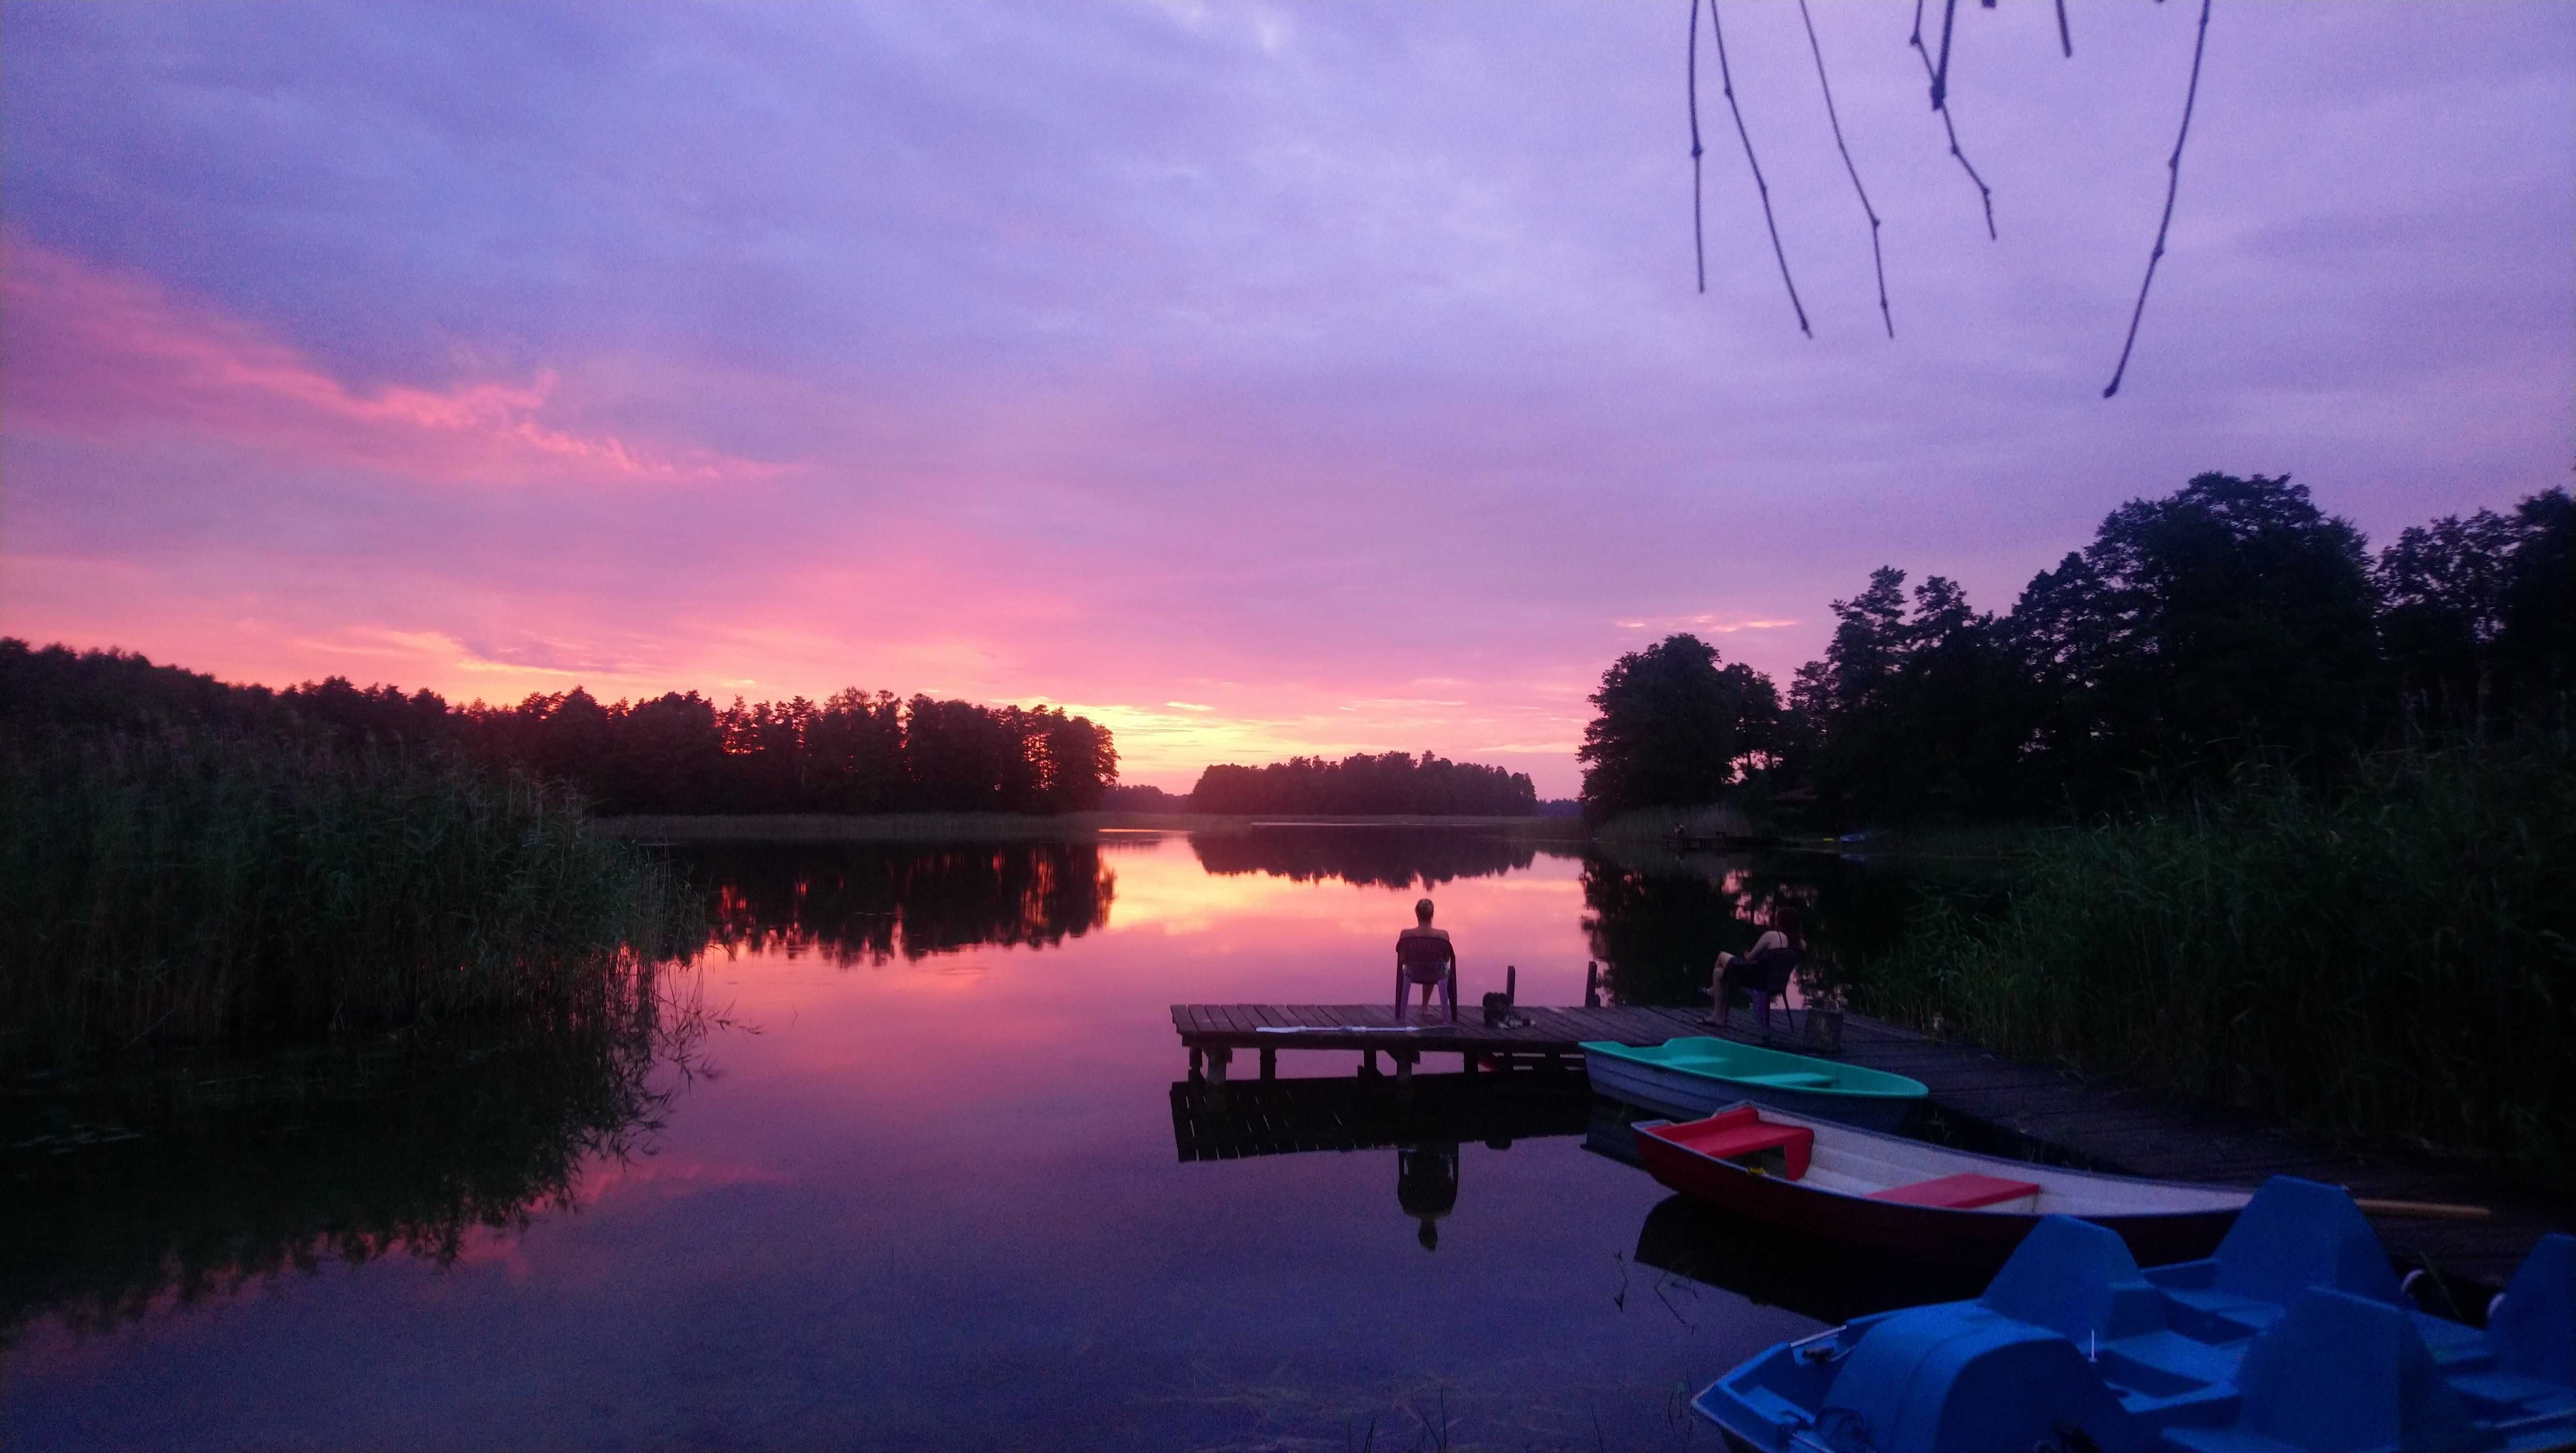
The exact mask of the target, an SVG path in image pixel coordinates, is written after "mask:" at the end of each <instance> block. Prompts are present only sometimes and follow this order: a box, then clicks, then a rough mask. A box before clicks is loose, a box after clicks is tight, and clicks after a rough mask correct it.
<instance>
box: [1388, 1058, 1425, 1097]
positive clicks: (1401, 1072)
mask: <svg viewBox="0 0 2576 1453" xmlns="http://www.w3.org/2000/svg"><path fill="white" fill-rule="evenodd" d="M1390 1053H1391V1054H1392V1055H1393V1056H1394V1058H1395V1082H1396V1083H1397V1084H1398V1085H1401V1086H1403V1087H1404V1088H1406V1089H1408V1090H1409V1089H1412V1088H1413V1062H1414V1061H1415V1060H1417V1059H1420V1058H1422V1056H1421V1055H1420V1054H1418V1053H1416V1052H1414V1051H1412V1050H1409V1049H1399V1050H1393V1051H1390Z"/></svg>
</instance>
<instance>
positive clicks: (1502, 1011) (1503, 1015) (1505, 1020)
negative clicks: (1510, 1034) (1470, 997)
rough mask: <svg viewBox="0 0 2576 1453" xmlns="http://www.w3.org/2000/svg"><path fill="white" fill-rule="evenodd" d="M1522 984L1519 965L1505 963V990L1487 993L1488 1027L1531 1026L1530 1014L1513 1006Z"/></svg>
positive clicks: (1517, 1027) (1486, 1013)
mask: <svg viewBox="0 0 2576 1453" xmlns="http://www.w3.org/2000/svg"><path fill="white" fill-rule="evenodd" d="M1520 986H1521V971H1520V969H1519V967H1518V966H1517V965H1513V964H1505V965H1503V992H1501V993H1499V994H1495V993H1490V992H1489V993H1487V994H1486V995H1485V1027H1486V1028H1487V1029H1525V1028H1527V1027H1529V1023H1530V1020H1529V1016H1528V1015H1526V1014H1523V1013H1521V1012H1520V1011H1519V1010H1517V1009H1515V1008H1513V1007H1512V1004H1513V1001H1514V1000H1515V999H1516V998H1517V997H1518V995H1519V993H1520Z"/></svg>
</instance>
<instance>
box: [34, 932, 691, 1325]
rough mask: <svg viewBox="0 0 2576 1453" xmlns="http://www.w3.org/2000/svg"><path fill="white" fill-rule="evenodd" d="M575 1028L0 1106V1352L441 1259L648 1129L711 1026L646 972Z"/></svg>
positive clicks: (284, 1062)
mask: <svg viewBox="0 0 2576 1453" xmlns="http://www.w3.org/2000/svg"><path fill="white" fill-rule="evenodd" d="M622 990H623V991H622V992H621V993H620V994H619V995H618V996H617V999H616V1002H613V1003H610V1004H607V1005H604V1006H599V1005H594V1006H592V1008H591V1010H590V1012H588V1013H585V1014H583V1015H581V1016H580V1017H579V1018H577V1019H572V1020H569V1021H567V1022H558V1023H552V1024H546V1025H542V1026H518V1027H514V1028H512V1029H510V1030H508V1031H506V1032H500V1031H464V1032H458V1033H453V1034H450V1035H448V1036H446V1037H445V1038H443V1039H441V1040H439V1041H437V1042H434V1043H428V1042H419V1041H417V1040H411V1041H406V1040H386V1041H379V1042H376V1043H373V1044H370V1045H368V1046H365V1047H362V1048H342V1049H334V1050H316V1051H310V1052H304V1053H298V1054H292V1055H287V1056H282V1057H278V1058H273V1059H267V1060H261V1061H255V1062H232V1063H225V1064H216V1063H211V1062H209V1063H203V1064H200V1065H198V1066H195V1067H194V1068H193V1070H192V1071H191V1072H189V1073H186V1074H184V1075H182V1076H177V1077H169V1076H163V1077H156V1078H153V1079H150V1080H134V1079H119V1080H110V1081H91V1082H76V1083H65V1082H60V1081H54V1080H47V1079H34V1080H29V1081H24V1082H21V1083H20V1084H19V1085H17V1086H15V1087H13V1088H12V1089H11V1090H9V1091H8V1092H7V1093H6V1095H5V1096H0V1187H4V1188H5V1189H0V1343H5V1342H7V1341H9V1340H11V1339H12V1338H13V1337H14V1335H15V1334H16V1333H17V1332H18V1331H19V1330H20V1329H21V1328H23V1327H24V1326H26V1325H27V1324H28V1323H30V1322H33V1321H35V1320H36V1319H38V1318H40V1317H46V1316H52V1317H55V1318H58V1319H59V1320H60V1321H61V1322H62V1323H63V1324H65V1325H66V1326H69V1327H71V1328H74V1329H77V1330H80V1331H84V1332H92V1333H95V1332H99V1331H103V1330H105V1329H107V1328H110V1327H113V1326H116V1325H117V1324H119V1323H122V1322H127V1321H131V1320H134V1319H138V1318H141V1317H143V1316H144V1315H146V1314H147V1313H149V1312H151V1311H152V1310H153V1309H154V1308H155V1307H157V1306H162V1305H165V1304H177V1305H190V1304H195V1303H200V1302H204V1301H208V1300H216V1299H221V1298H224V1297H228V1296H230V1295H232V1294H233V1293H235V1292H237V1291H239V1290H240V1289H241V1288H243V1287H245V1286H246V1285H249V1284H251V1283H254V1282H257V1281H260V1280H261V1279H263V1278H267V1277H270V1276H273V1275H276V1274H278V1273H281V1272H285V1271H287V1270H290V1269H292V1270H296V1271H302V1272H307V1273H310V1272H314V1271H318V1270H319V1269H321V1268H322V1267H323V1266H325V1265H327V1264H332V1263H345V1264H349V1265H353V1266H354V1265H361V1264H364V1263H367V1262H370V1261H373V1260H376V1259H378V1258H380V1257H385V1256H389V1255H393V1254H395V1253H405V1254H408V1255H410V1256H413V1257H417V1258H421V1259H423V1260H426V1261H430V1262H433V1263H436V1264H437V1265H440V1266H446V1265H449V1264H451V1263H453V1262H455V1261H456V1259H457V1258H458V1257H459V1256H460V1255H462V1254H464V1253H465V1252H466V1251H467V1250H468V1248H469V1246H470V1245H471V1244H472V1242H473V1239H474V1237H475V1236H476V1234H477V1233H478V1232H484V1231H492V1232H515V1231H518V1230H520V1229H522V1228H524V1227H526V1226H527V1225H528V1223H529V1222H530V1220H531V1219H532V1218H534V1217H535V1216H537V1215H540V1214H542V1213H544V1212H546V1211H549V1210H554V1209H562V1208H568V1207H570V1206H572V1205H574V1204H575V1203H576V1201H577V1200H578V1198H579V1192H580V1185H581V1177H582V1174H583V1167H584V1165H585V1163H589V1164H590V1165H592V1166H593V1167H596V1166H597V1165H599V1164H601V1163H602V1162H603V1161H604V1162H606V1163H617V1162H622V1161H623V1160H625V1159H626V1158H627V1157H628V1156H630V1155H632V1154H634V1153H636V1152H637V1151H638V1150H639V1149H641V1148H643V1147H644V1146H645V1144H646V1142H647V1141H649V1138H650V1137H651V1135H652V1133H653V1132H655V1131H657V1130H659V1129H661V1128H662V1117H663V1116H664V1114H665V1113H666V1112H667V1110H668V1109H669V1107H670V1105H671V1102H672V1100H673V1098H674V1096H675V1095H676V1094H677V1093H678V1090H679V1087H680V1086H681V1085H683V1084H685V1083H686V1078H687V1075H686V1071H687V1068H688V1065H689V1063H690V1059H691V1056H692V1054H693V1052H694V1047H695V1045H696V1043H697V1042H698V1040H699V1039H700V1037H701V1036H702V1035H703V1033H704V1031H705V1019H704V1017H703V1014H702V1013H701V1012H700V1011H699V1010H698V1009H697V1008H696V1007H695V1005H694V1004H693V1003H691V1002H689V1001H687V1000H685V999H681V998H678V997H675V996H674V995H673V994H671V993H670V992H669V990H668V985H667V984H657V983H656V982H655V981H654V979H653V977H652V976H649V975H637V976H632V977H630V978H629V979H627V980H626V982H625V983H624V984H623V986H622Z"/></svg>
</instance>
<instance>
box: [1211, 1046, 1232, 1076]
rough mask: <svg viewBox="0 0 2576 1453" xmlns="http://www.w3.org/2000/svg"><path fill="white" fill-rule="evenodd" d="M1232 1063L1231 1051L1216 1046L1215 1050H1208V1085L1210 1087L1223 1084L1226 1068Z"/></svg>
mask: <svg viewBox="0 0 2576 1453" xmlns="http://www.w3.org/2000/svg"><path fill="white" fill-rule="evenodd" d="M1233 1061H1234V1051H1233V1050H1230V1049H1228V1048H1226V1047H1225V1046H1223V1045H1218V1046H1216V1047H1215V1048H1213V1049H1210V1050H1209V1051H1208V1054H1207V1077H1208V1083H1209V1084H1211V1085H1222V1084H1224V1083H1225V1070H1226V1066H1227V1065H1229V1064H1231V1063H1233Z"/></svg>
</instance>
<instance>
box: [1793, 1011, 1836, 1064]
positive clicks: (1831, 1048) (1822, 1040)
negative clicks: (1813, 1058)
mask: <svg viewBox="0 0 2576 1453" xmlns="http://www.w3.org/2000/svg"><path fill="white" fill-rule="evenodd" d="M1798 1018H1799V1020H1800V1021H1801V1025H1800V1028H1801V1030H1802V1032H1803V1043H1804V1045H1805V1047H1806V1048H1808V1049H1811V1050H1814V1051H1816V1052H1817V1053H1818V1054H1840V1053H1842V1052H1843V1011H1841V1010H1840V1009H1824V1008H1819V1007H1817V1006H1814V1005H1809V1006H1808V1007H1807V1009H1806V1010H1805V1011H1804V1012H1803V1013H1801V1014H1800V1015H1799V1016H1798Z"/></svg>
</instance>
